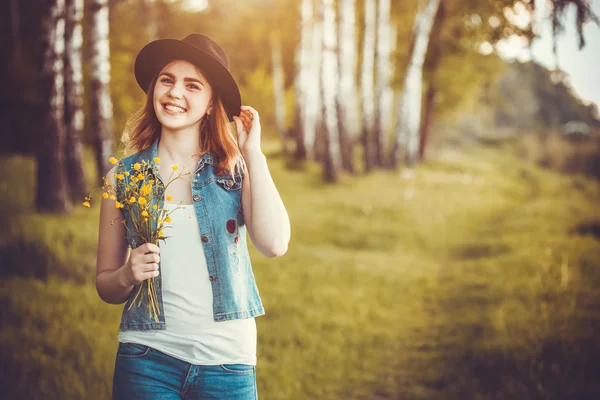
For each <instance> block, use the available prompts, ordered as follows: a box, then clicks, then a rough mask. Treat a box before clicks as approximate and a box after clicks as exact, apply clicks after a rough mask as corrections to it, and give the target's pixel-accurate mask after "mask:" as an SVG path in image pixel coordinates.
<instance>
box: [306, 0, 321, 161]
mask: <svg viewBox="0 0 600 400" xmlns="http://www.w3.org/2000/svg"><path fill="white" fill-rule="evenodd" d="M319 1H321V0H319ZM319 8H321V5H320V4H319ZM323 29H324V25H323V13H322V12H320V11H319V12H318V15H317V17H316V18H315V19H314V22H313V26H312V29H311V44H310V53H309V61H308V63H309V66H308V68H307V70H308V71H309V72H308V75H306V85H305V87H306V105H305V109H306V114H305V116H304V142H305V146H306V151H307V155H308V159H310V160H314V159H315V158H316V153H317V132H318V131H320V130H322V129H321V127H322V124H323V118H322V113H323V100H322V95H323V92H322V86H323V85H322V82H321V81H322V65H321V64H322V60H323V51H322V50H323Z"/></svg>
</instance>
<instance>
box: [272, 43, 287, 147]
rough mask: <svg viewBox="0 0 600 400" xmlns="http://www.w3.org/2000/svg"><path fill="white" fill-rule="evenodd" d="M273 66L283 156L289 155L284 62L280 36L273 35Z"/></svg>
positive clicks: (276, 109)
mask: <svg viewBox="0 0 600 400" xmlns="http://www.w3.org/2000/svg"><path fill="white" fill-rule="evenodd" d="M271 66H272V68H273V97H274V99H275V126H276V129H277V132H279V137H280V138H281V142H282V144H283V154H287V153H288V149H287V138H286V132H285V131H286V130H285V88H284V82H283V61H282V60H281V42H280V40H279V36H278V35H277V34H275V33H273V34H271Z"/></svg>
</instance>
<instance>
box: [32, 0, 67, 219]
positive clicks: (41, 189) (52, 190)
mask: <svg viewBox="0 0 600 400" xmlns="http://www.w3.org/2000/svg"><path fill="white" fill-rule="evenodd" d="M40 5H41V6H42V8H43V11H42V26H43V29H42V36H43V37H42V38H41V39H42V54H41V60H40V61H41V62H40V65H41V66H42V67H41V69H40V71H41V73H40V92H41V93H42V101H43V102H44V104H45V105H46V107H45V109H44V115H43V118H44V128H45V130H44V132H40V141H39V145H40V147H39V148H38V151H37V192H36V206H37V209H38V210H40V211H49V212H67V211H70V209H71V202H70V201H69V198H68V195H67V179H66V176H65V169H64V161H65V157H64V156H65V154H64V149H65V146H64V143H65V129H64V124H63V106H64V92H63V79H64V77H63V68H64V65H63V56H64V55H63V52H64V44H65V43H64V35H65V19H64V16H65V15H64V13H65V2H64V0H43V1H41V2H40Z"/></svg>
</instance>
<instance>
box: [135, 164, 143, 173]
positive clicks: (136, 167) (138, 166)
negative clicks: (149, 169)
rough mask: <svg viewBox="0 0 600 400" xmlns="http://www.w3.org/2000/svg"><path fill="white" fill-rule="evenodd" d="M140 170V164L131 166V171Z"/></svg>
mask: <svg viewBox="0 0 600 400" xmlns="http://www.w3.org/2000/svg"><path fill="white" fill-rule="evenodd" d="M140 168H142V166H141V165H140V163H135V164H133V169H135V170H136V171H139V170H140Z"/></svg>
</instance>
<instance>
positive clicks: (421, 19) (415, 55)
mask: <svg viewBox="0 0 600 400" xmlns="http://www.w3.org/2000/svg"><path fill="white" fill-rule="evenodd" d="M439 4H440V0H427V6H426V7H425V8H424V9H423V10H421V11H419V12H418V13H417V16H416V18H415V29H414V43H413V46H412V53H411V56H410V61H409V64H408V68H407V71H406V75H405V77H404V88H403V91H402V94H401V98H400V112H399V113H398V121H397V129H396V138H395V141H394V148H393V150H392V165H393V166H394V167H397V166H398V165H399V163H400V158H401V157H402V154H401V152H402V151H404V155H405V157H406V162H407V164H408V165H409V166H411V167H412V166H414V165H415V164H416V163H417V159H418V153H419V128H420V124H421V123H420V122H421V101H422V99H421V97H422V85H423V63H424V62H425V55H426V54H427V47H428V45H429V36H430V33H431V28H432V26H433V21H434V17H435V14H436V12H437V9H438V7H439Z"/></svg>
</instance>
